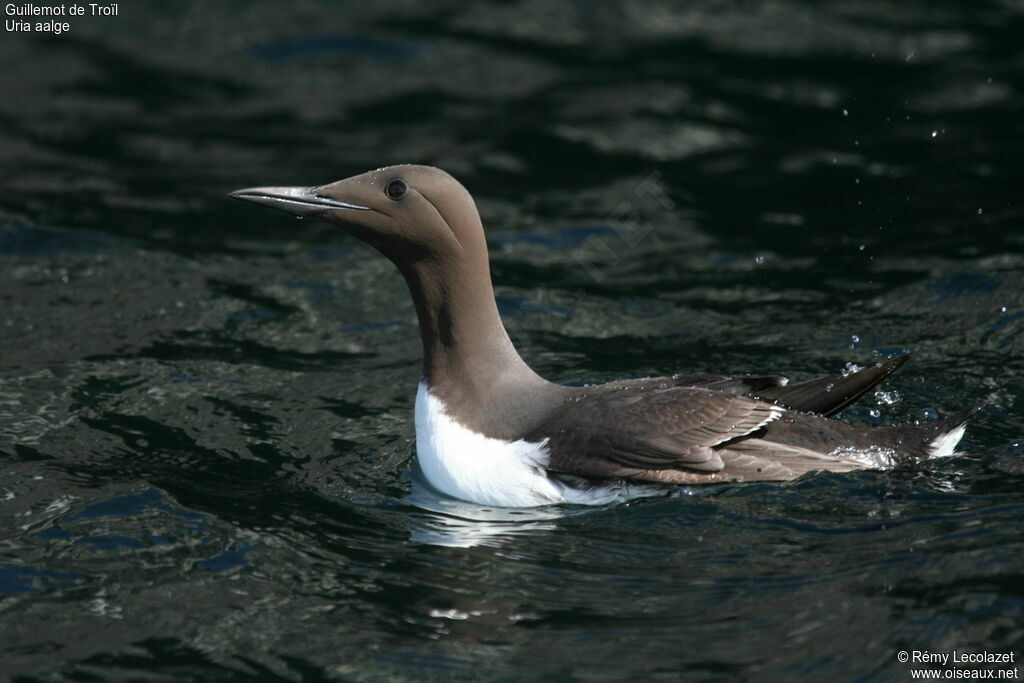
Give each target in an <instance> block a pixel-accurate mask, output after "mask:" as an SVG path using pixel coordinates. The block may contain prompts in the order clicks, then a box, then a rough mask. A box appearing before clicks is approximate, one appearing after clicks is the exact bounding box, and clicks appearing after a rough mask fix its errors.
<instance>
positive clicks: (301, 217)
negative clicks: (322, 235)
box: [295, 216, 305, 221]
mask: <svg viewBox="0 0 1024 683" xmlns="http://www.w3.org/2000/svg"><path fill="white" fill-rule="evenodd" d="M304 218H305V216H296V217H295V220H297V221H301V220H302V219H304Z"/></svg>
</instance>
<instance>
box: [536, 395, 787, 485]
mask: <svg viewBox="0 0 1024 683" xmlns="http://www.w3.org/2000/svg"><path fill="white" fill-rule="evenodd" d="M782 412H783V409H782V408H780V407H779V406H774V405H771V404H768V403H764V402H761V401H755V400H752V399H749V398H745V397H742V396H733V395H729V394H723V393H720V392H715V391H709V390H707V389H701V388H695V387H673V386H666V387H665V388H660V387H658V388H651V387H641V386H629V385H618V386H616V385H603V386H599V387H593V388H585V389H580V390H579V391H578V392H575V393H574V394H573V395H571V396H570V397H569V398H568V400H567V401H566V402H565V404H563V405H562V407H561V408H560V409H559V410H558V411H556V412H555V414H554V415H552V417H551V418H549V419H548V420H547V421H546V422H545V423H543V424H542V425H541V426H539V427H537V428H536V429H535V430H533V431H532V432H531V433H530V434H528V435H527V436H526V439H527V440H528V441H537V440H540V439H548V445H549V453H550V455H551V460H550V462H549V464H548V469H549V470H552V471H555V472H564V473H567V474H575V475H579V476H591V477H623V476H632V475H633V474H635V473H636V472H637V471H638V470H658V469H684V470H687V471H692V472H702V473H712V472H717V471H719V470H721V469H722V468H723V466H724V464H723V462H722V458H721V456H720V455H719V453H718V452H717V451H715V450H713V449H714V447H715V446H717V445H718V444H721V443H724V442H726V441H730V440H732V439H736V438H739V437H742V436H744V435H747V434H750V433H751V432H753V431H755V430H757V429H758V428H760V427H761V426H763V425H765V424H766V423H768V422H771V421H772V420H774V419H776V418H778V417H779V416H780V415H781V414H782Z"/></svg>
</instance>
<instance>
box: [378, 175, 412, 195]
mask: <svg viewBox="0 0 1024 683" xmlns="http://www.w3.org/2000/svg"><path fill="white" fill-rule="evenodd" d="M408 189H409V186H408V185H406V184H405V181H404V180H402V179H400V178H395V179H394V180H392V181H391V182H390V183H388V186H387V187H386V188H385V189H384V193H385V194H387V196H389V197H391V198H392V199H401V198H402V195H403V194H405V191H406V190H408Z"/></svg>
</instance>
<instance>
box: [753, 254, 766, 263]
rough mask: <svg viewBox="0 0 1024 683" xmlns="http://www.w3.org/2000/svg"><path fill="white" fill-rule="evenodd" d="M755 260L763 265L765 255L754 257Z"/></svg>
mask: <svg viewBox="0 0 1024 683" xmlns="http://www.w3.org/2000/svg"><path fill="white" fill-rule="evenodd" d="M754 262H755V263H757V264H758V265H761V264H762V263H764V256H758V257H757V258H755V259H754Z"/></svg>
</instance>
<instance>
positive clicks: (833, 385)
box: [825, 382, 836, 391]
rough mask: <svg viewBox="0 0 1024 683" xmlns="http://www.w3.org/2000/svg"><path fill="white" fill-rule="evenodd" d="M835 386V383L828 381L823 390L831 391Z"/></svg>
mask: <svg viewBox="0 0 1024 683" xmlns="http://www.w3.org/2000/svg"><path fill="white" fill-rule="evenodd" d="M835 388H836V385H835V384H832V383H831V382H829V383H828V384H826V385H825V391H832V390H833V389H835Z"/></svg>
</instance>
